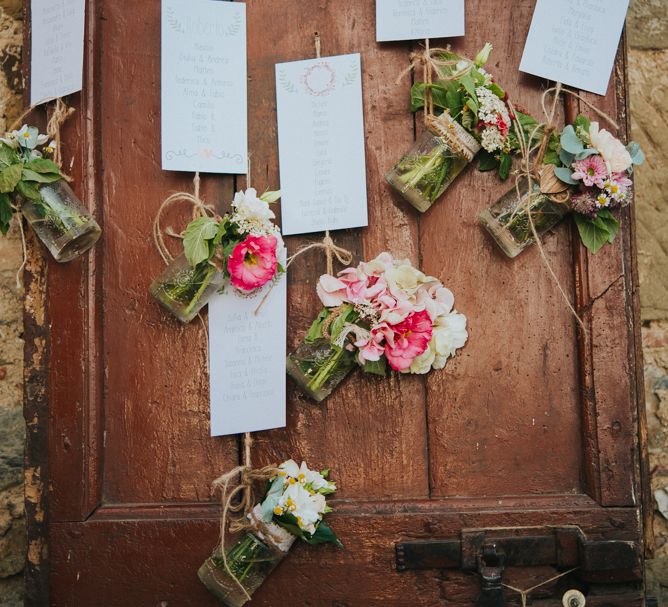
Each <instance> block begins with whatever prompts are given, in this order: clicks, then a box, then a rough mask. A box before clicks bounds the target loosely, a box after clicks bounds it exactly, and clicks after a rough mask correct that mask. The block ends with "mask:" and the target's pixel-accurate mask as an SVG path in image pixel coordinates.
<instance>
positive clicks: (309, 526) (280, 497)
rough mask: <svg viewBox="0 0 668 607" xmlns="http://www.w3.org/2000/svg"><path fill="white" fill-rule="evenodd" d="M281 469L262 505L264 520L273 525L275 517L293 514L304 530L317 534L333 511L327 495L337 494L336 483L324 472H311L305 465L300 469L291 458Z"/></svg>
mask: <svg viewBox="0 0 668 607" xmlns="http://www.w3.org/2000/svg"><path fill="white" fill-rule="evenodd" d="M279 470H280V472H279V475H278V476H277V477H276V479H274V481H273V482H272V485H271V487H270V489H269V491H268V493H267V497H266V498H265V500H264V502H262V506H261V507H262V512H263V516H264V520H265V521H266V522H270V521H271V520H272V518H273V516H282V515H284V514H291V515H292V516H294V517H295V520H296V521H297V525H299V528H300V529H301V530H302V531H305V532H306V533H310V534H314V533H315V531H316V526H317V525H318V523H319V522H320V521H321V520H322V517H323V515H324V514H326V513H327V512H330V508H328V507H327V500H326V499H325V495H329V494H330V493H333V492H334V491H336V484H335V483H332V482H330V481H328V480H327V479H326V478H325V476H324V475H323V474H322V473H320V472H317V471H316V470H309V468H308V466H307V465H306V463H305V462H302V463H301V466H299V465H297V463H296V462H295V461H294V460H291V459H290V460H288V461H286V462H283V463H282V464H281V465H280V466H279Z"/></svg>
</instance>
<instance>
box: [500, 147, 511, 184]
mask: <svg viewBox="0 0 668 607" xmlns="http://www.w3.org/2000/svg"><path fill="white" fill-rule="evenodd" d="M512 166H513V157H512V156H511V155H510V154H506V153H505V152H502V153H501V156H500V158H499V178H500V179H501V181H505V180H506V179H508V176H509V175H510V169H511V168H512Z"/></svg>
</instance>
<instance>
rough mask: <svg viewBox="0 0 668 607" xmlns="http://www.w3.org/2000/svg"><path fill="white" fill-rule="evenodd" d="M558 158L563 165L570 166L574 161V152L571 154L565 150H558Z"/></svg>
mask: <svg viewBox="0 0 668 607" xmlns="http://www.w3.org/2000/svg"><path fill="white" fill-rule="evenodd" d="M559 160H561V164H563V165H564V166H565V167H569V168H570V166H571V165H572V164H573V162H574V161H575V154H571V153H570V152H567V151H566V150H560V151H559Z"/></svg>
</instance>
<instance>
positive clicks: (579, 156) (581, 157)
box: [574, 148, 598, 160]
mask: <svg viewBox="0 0 668 607" xmlns="http://www.w3.org/2000/svg"><path fill="white" fill-rule="evenodd" d="M594 154H598V150H595V149H594V148H585V149H584V150H582V151H581V152H580V153H579V154H576V155H575V158H574V160H584V159H585V158H588V157H589V156H593V155H594Z"/></svg>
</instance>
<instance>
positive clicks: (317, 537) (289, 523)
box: [274, 512, 343, 548]
mask: <svg viewBox="0 0 668 607" xmlns="http://www.w3.org/2000/svg"><path fill="white" fill-rule="evenodd" d="M274 522H275V523H276V524H277V525H280V526H281V527H283V528H284V529H286V530H287V531H289V532H290V533H292V535H294V536H296V537H298V538H300V539H302V540H304V541H305V542H306V543H307V544H327V543H332V544H335V545H336V546H338V547H339V548H343V544H342V543H341V542H340V541H339V539H338V538H337V537H336V534H335V533H334V532H333V531H332V529H331V528H330V526H329V525H328V524H327V523H325V522H324V521H320V523H319V524H318V525H317V527H316V529H315V533H314V534H310V533H307V532H306V531H303V530H302V529H301V528H300V527H299V524H298V523H297V519H296V518H295V517H294V515H292V514H290V513H289V512H286V513H285V514H282V515H281V516H274Z"/></svg>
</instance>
